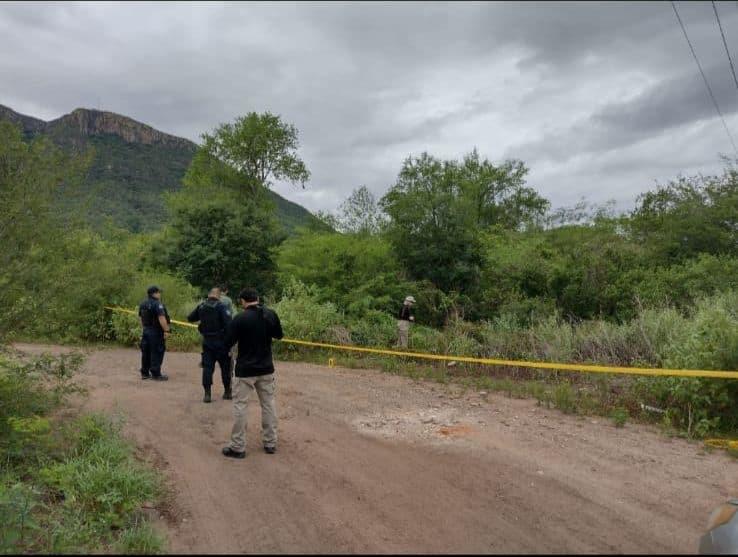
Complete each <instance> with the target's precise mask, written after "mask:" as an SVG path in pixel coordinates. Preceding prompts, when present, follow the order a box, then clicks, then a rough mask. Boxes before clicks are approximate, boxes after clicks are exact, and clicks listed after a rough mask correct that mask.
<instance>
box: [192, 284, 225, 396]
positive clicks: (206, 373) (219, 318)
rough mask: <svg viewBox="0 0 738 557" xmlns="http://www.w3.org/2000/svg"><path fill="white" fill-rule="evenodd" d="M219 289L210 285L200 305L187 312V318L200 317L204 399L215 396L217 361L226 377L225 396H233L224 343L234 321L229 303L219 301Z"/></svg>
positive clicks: (195, 319) (223, 375)
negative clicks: (212, 391) (214, 382)
mask: <svg viewBox="0 0 738 557" xmlns="http://www.w3.org/2000/svg"><path fill="white" fill-rule="evenodd" d="M219 294H220V290H219V289H218V288H212V289H210V292H209V293H208V299H207V300H205V301H204V302H203V303H201V304H200V305H198V306H197V307H196V308H195V309H194V310H193V311H192V313H190V314H189V315H188V316H187V321H189V322H190V323H194V322H195V321H199V322H200V324H199V325H198V326H197V329H198V330H199V331H200V334H201V335H202V386H203V389H205V396H204V397H203V399H202V401H203V402H210V401H211V400H212V393H211V387H212V385H213V373H215V362H218V365H219V366H220V376H221V378H222V379H223V389H224V392H223V398H224V399H225V400H230V399H231V398H233V396H232V394H231V357H230V354H229V349H228V348H226V345H225V337H226V332H227V331H228V325H230V323H231V314H230V312H229V311H228V310H227V309H226V306H225V305H224V304H222V303H221V302H220V300H219V299H218V298H219Z"/></svg>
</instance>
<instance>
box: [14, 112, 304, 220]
mask: <svg viewBox="0 0 738 557" xmlns="http://www.w3.org/2000/svg"><path fill="white" fill-rule="evenodd" d="M0 120H9V121H11V122H14V123H15V124H18V125H20V126H21V127H22V129H23V132H24V135H25V136H26V137H27V138H31V137H34V136H36V135H39V134H43V135H47V136H48V137H49V138H51V139H52V140H53V141H54V142H55V143H57V144H58V145H60V146H61V147H63V148H74V149H86V148H88V147H92V148H94V151H95V158H94V160H93V162H92V166H91V168H90V171H89V173H88V176H87V178H86V180H85V183H84V184H83V195H82V199H83V200H84V205H85V207H84V208H85V210H86V212H87V213H88V214H89V218H90V220H91V221H92V222H95V223H102V222H104V221H105V220H106V219H108V218H110V219H112V221H113V222H115V223H116V224H118V225H119V226H123V227H125V228H127V229H129V230H132V231H141V230H152V229H155V228H158V227H159V226H161V224H162V222H163V220H164V218H165V216H166V214H165V210H164V203H163V198H162V193H164V192H166V191H175V190H177V189H178V188H179V187H180V186H181V182H182V177H183V176H184V173H185V171H186V170H187V167H188V166H189V164H190V161H191V160H192V156H193V155H194V153H195V150H196V149H197V146H196V145H195V144H194V143H193V142H191V141H189V140H187V139H184V138H181V137H176V136H174V135H169V134H166V133H164V132H161V131H159V130H156V129H154V128H152V127H151V126H148V125H146V124H143V123H141V122H137V121H136V120H133V119H131V118H128V117H126V116H121V115H120V114H115V113H113V112H104V111H99V110H88V109H84V108H78V109H76V110H74V111H73V112H71V113H70V114H65V115H64V116H62V117H61V118H57V119H56V120H51V121H50V122H45V121H43V120H39V119H38V118H33V117H31V116H26V115H24V114H20V113H18V112H15V111H14V110H12V109H10V108H8V107H6V106H2V105H0ZM270 195H271V197H272V199H273V201H274V202H275V204H276V206H277V218H278V219H279V221H280V222H281V223H282V225H283V226H284V227H285V228H286V229H287V230H288V231H289V230H292V229H294V228H295V227H296V226H300V225H305V224H308V223H309V222H311V221H312V220H313V219H314V218H315V217H313V215H312V214H310V212H309V211H307V210H306V209H305V208H304V207H302V206H300V205H298V204H296V203H292V202H291V201H288V200H286V199H284V198H283V197H281V196H279V195H277V194H276V193H273V192H271V193H270ZM70 203H75V204H77V203H79V199H78V198H75V199H74V200H70V199H64V200H61V204H62V205H63V206H64V207H65V208H71V207H70V206H69V204H70Z"/></svg>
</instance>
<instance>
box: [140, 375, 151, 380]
mask: <svg viewBox="0 0 738 557" xmlns="http://www.w3.org/2000/svg"><path fill="white" fill-rule="evenodd" d="M145 379H151V375H142V376H141V380H142V381H143V380H145Z"/></svg>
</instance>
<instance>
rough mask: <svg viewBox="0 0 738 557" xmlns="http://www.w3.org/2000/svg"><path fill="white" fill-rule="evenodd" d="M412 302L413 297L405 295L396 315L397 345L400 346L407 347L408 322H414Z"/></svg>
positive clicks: (413, 300)
mask: <svg viewBox="0 0 738 557" xmlns="http://www.w3.org/2000/svg"><path fill="white" fill-rule="evenodd" d="M414 303H415V298H413V297H412V296H407V297H406V298H405V302H404V303H403V304H402V307H401V308H400V313H399V315H398V316H397V331H398V346H399V347H400V348H407V344H408V338H409V336H410V323H414V322H415V315H413V304H414Z"/></svg>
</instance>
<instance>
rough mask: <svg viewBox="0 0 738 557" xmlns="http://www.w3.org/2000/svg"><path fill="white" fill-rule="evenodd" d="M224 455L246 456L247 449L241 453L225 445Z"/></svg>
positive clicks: (232, 456)
mask: <svg viewBox="0 0 738 557" xmlns="http://www.w3.org/2000/svg"><path fill="white" fill-rule="evenodd" d="M223 456H229V457H231V458H246V451H243V452H241V453H239V452H238V451H234V450H233V449H231V448H230V447H223Z"/></svg>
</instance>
